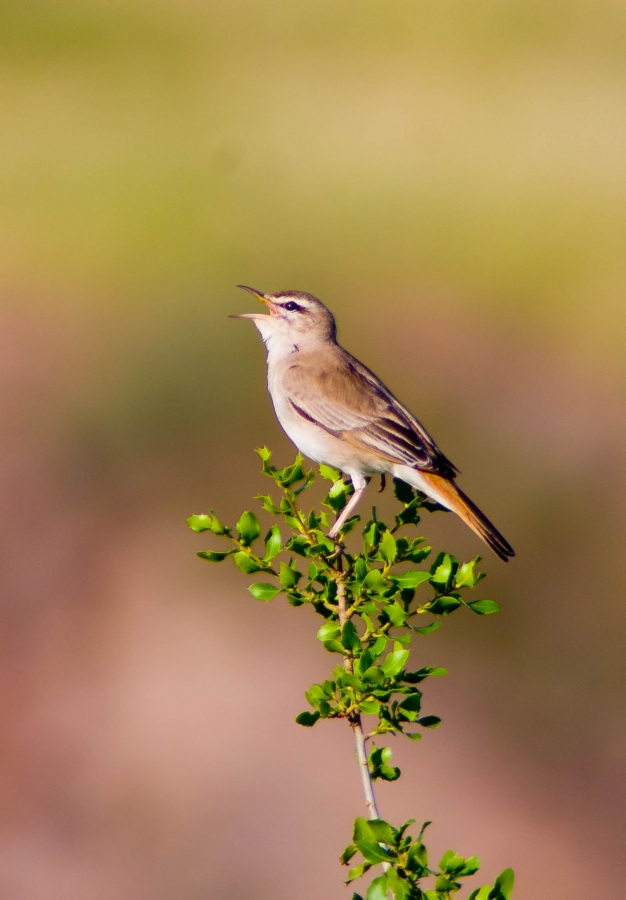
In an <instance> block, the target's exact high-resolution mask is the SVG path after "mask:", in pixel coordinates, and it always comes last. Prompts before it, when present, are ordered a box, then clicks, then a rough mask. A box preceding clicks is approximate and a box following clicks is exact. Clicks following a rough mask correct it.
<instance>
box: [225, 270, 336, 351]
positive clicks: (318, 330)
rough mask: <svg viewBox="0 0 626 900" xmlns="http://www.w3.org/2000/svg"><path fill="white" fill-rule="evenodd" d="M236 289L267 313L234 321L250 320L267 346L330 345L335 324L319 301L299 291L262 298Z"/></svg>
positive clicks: (254, 314) (333, 338) (251, 314)
mask: <svg viewBox="0 0 626 900" xmlns="http://www.w3.org/2000/svg"><path fill="white" fill-rule="evenodd" d="M237 287H240V288H242V289H243V290H244V291H249V292H250V293H251V294H254V296H255V297H257V298H258V299H259V300H260V301H261V302H262V303H264V304H265V306H266V307H267V313H243V314H241V315H239V316H234V317H233V318H236V319H252V321H253V322H254V324H255V325H256V327H257V328H258V330H259V332H260V333H261V337H262V338H263V340H264V341H265V343H266V344H267V343H268V341H269V340H271V341H272V342H274V341H279V342H281V343H282V342H291V343H292V344H297V345H298V346H300V345H301V344H311V343H316V342H318V341H334V340H335V335H336V329H335V320H334V318H333V315H332V313H331V312H330V310H328V309H326V307H325V306H324V304H323V303H322V301H321V300H318V299H317V297H314V296H313V295H312V294H305V293H303V292H302V291H279V292H278V293H277V294H263V293H261V291H257V290H255V289H254V288H251V287H247V286H246V285H245V284H238V285H237Z"/></svg>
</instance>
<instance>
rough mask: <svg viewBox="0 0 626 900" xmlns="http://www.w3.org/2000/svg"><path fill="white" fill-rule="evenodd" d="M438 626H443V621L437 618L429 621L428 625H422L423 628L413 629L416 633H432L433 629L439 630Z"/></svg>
mask: <svg viewBox="0 0 626 900" xmlns="http://www.w3.org/2000/svg"><path fill="white" fill-rule="evenodd" d="M438 628H441V622H438V621H437V620H436V619H435V621H433V622H429V623H428V625H422V627H421V628H413V631H414V632H415V634H431V633H432V632H433V631H437V629H438Z"/></svg>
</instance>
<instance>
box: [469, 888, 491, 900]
mask: <svg viewBox="0 0 626 900" xmlns="http://www.w3.org/2000/svg"><path fill="white" fill-rule="evenodd" d="M490 890H491V886H490V885H488V884H483V886H482V887H479V888H476V890H475V891H472V893H471V894H470V895H469V897H468V898H467V900H489V891H490Z"/></svg>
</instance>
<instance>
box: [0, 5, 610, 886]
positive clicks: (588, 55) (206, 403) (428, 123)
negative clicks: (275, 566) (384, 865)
mask: <svg viewBox="0 0 626 900" xmlns="http://www.w3.org/2000/svg"><path fill="white" fill-rule="evenodd" d="M625 34H626V7H624V4H623V3H619V2H616V0H568V2H563V0H553V2H551V3H549V4H546V3H543V2H539V0H509V2H506V3H502V2H501V0H473V2H471V3H463V2H452V0H438V2H436V3H426V2H422V0H419V2H415V0H411V2H406V0H397V2H394V3H389V2H385V0H359V2H358V3H357V2H351V0H341V2H337V0H315V2H305V0H266V2H254V0H205V2H201V0H177V2H174V0H143V2H142V0H82V2H79V0H57V2H54V3H51V2H49V0H20V2H6V0H5V2H2V3H0V46H1V53H0V70H1V73H2V77H1V79H0V83H1V87H0V108H1V110H2V123H3V124H2V128H1V129H0V196H1V207H0V208H1V214H0V215H1V221H0V228H1V239H0V267H1V273H2V274H1V277H2V295H3V300H2V307H1V312H0V314H1V328H0V342H1V344H2V352H1V354H0V371H1V372H2V383H1V385H2V386H1V392H2V399H3V404H2V408H3V412H2V423H3V424H2V433H3V437H2V442H1V444H0V455H1V459H2V480H1V496H2V508H3V512H4V515H3V516H2V523H3V524H2V571H3V581H4V590H3V591H2V605H1V609H2V627H1V628H0V634H1V638H0V679H1V680H0V690H1V693H2V705H1V707H0V708H1V710H2V719H3V721H2V728H1V731H0V756H1V767H0V785H1V791H2V793H1V798H2V802H1V804H0V810H1V812H0V820H1V828H2V841H1V842H0V896H1V897H2V898H3V900H61V898H63V900H68V898H80V900H109V898H112V897H115V898H116V900H171V898H173V897H175V898H177V900H212V898H218V897H219V898H224V900H238V898H241V897H249V896H253V897H256V898H272V900H282V898H287V897H293V896H298V897H300V898H302V900H309V898H310V900H318V898H320V897H324V898H331V897H337V898H341V897H347V896H349V891H348V890H347V889H345V888H343V886H342V884H341V878H342V871H341V869H340V867H339V865H338V863H337V860H336V857H337V855H338V853H339V852H340V850H341V849H342V847H343V846H344V845H345V844H346V843H347V842H348V839H349V834H350V826H351V822H352V819H353V817H354V816H355V815H356V814H359V813H360V810H361V803H362V801H361V796H360V788H359V784H358V778H357V774H356V769H355V766H354V764H353V756H352V744H351V736H350V734H349V730H348V729H346V728H343V729H342V728H341V726H340V724H338V723H337V724H334V725H333V724H329V725H327V726H326V727H322V726H318V727H317V728H315V729H313V730H312V731H311V732H309V731H305V730H304V729H301V728H298V727H297V726H296V725H295V724H294V722H293V718H294V716H295V715H296V714H297V713H298V712H299V711H300V710H301V709H303V708H304V701H303V696H302V694H303V690H304V688H305V687H306V686H307V685H308V684H309V683H310V682H311V681H313V680H317V679H319V678H320V677H322V676H323V675H324V674H325V672H326V671H327V668H328V665H329V662H330V660H329V658H328V657H327V656H326V655H325V653H324V651H323V649H322V648H321V646H320V645H318V644H317V643H316V642H315V640H314V639H313V630H314V628H315V627H316V626H315V623H314V617H313V616H312V615H311V613H310V611H307V610H293V609H291V608H283V606H282V605H281V603H280V602H278V601H277V602H274V603H272V604H270V605H263V604H259V603H257V602H256V601H253V600H252V599H251V598H250V597H249V595H248V594H247V592H246V589H245V587H246V579H245V578H244V576H242V575H240V574H239V573H231V572H230V571H226V570H225V569H222V568H221V567H220V568H217V567H211V566H209V565H208V564H206V563H203V562H201V561H200V560H198V559H197V558H196V557H195V551H196V550H199V549H203V548H205V547H207V546H210V545H211V541H210V539H207V538H206V536H196V535H193V534H192V533H191V532H189V531H188V530H187V529H186V527H185V518H186V516H188V515H189V514H191V513H197V512H203V511H206V510H207V509H208V508H209V507H214V508H216V509H218V510H219V512H220V514H221V516H222V517H223V518H225V519H226V520H230V521H233V520H234V518H235V516H236V515H237V514H238V513H239V512H240V510H241V509H242V508H244V507H246V506H249V505H250V503H251V501H250V498H251V496H252V495H253V494H254V493H256V492H258V491H259V490H261V489H262V487H263V485H262V482H261V475H260V472H259V465H258V460H257V459H256V457H255V455H254V453H253V448H254V447H255V446H258V445H261V444H265V443H266V444H268V445H269V446H271V447H272V448H273V449H274V452H275V458H276V460H277V461H278V462H279V463H287V462H289V461H291V459H292V457H293V450H292V448H291V446H290V445H289V443H288V441H287V440H286V438H284V437H283V435H282V434H281V433H280V430H279V428H278V426H277V425H276V423H275V421H274V418H273V414H272V412H271V408H270V404H269V400H268V398H267V395H266V391H265V384H264V381H265V370H264V360H263V350H262V346H261V344H260V341H259V340H258V336H257V335H256V333H254V330H253V328H252V326H251V325H250V324H249V323H244V322H234V321H231V320H229V319H228V318H227V315H228V314H231V313H236V312H241V311H249V310H250V309H252V308H253V305H251V304H252V298H250V297H249V296H248V295H246V294H243V293H242V292H240V291H237V290H236V289H235V287H234V285H235V284H237V283H241V282H243V283H244V284H251V285H253V286H254V287H258V288H259V289H261V290H266V291H272V290H280V289H284V288H295V289H300V290H307V291H310V292H312V293H315V294H316V295H318V296H320V297H321V298H322V299H324V300H325V301H326V302H327V303H328V304H329V306H331V308H332V309H333V311H334V312H335V313H336V315H337V318H338V320H339V326H340V335H341V337H342V339H343V341H344V343H345V344H346V346H347V347H348V348H349V349H350V350H352V351H353V352H354V353H355V354H356V355H358V356H360V357H361V358H364V359H365V360H366V361H367V362H368V364H369V365H371V366H372V367H373V368H374V369H375V371H377V372H378V373H379V374H380V375H381V377H383V378H384V379H385V380H386V381H387V382H388V383H389V384H390V386H391V387H392V388H393V389H395V390H396V392H397V393H398V394H399V395H400V396H401V397H402V398H403V399H404V400H405V401H406V402H407V403H408V404H409V405H410V406H411V407H412V408H413V409H414V410H415V411H416V413H417V414H418V415H419V416H420V417H421V418H422V419H423V421H424V422H425V423H426V424H427V426H428V427H429V429H430V430H431V431H432V432H433V434H434V435H435V437H436V439H437V440H438V442H439V443H440V444H441V445H442V447H443V449H444V450H445V452H446V453H448V454H449V455H450V457H451V458H452V459H453V460H454V461H455V462H457V463H458V465H459V466H460V467H461V468H462V470H463V473H464V476H463V481H462V483H463V485H464V487H465V488H466V489H467V491H468V492H469V493H470V494H471V496H472V497H473V498H474V499H475V500H476V501H477V502H478V503H479V504H480V505H481V506H482V507H483V508H484V509H485V510H486V511H487V513H488V514H489V515H490V516H492V517H493V519H494V520H495V521H496V523H497V524H498V526H499V527H501V529H502V530H503V531H504V533H505V534H506V535H507V537H509V538H510V540H511V542H512V543H513V544H514V546H515V547H516V549H517V551H518V557H517V559H516V560H515V561H513V562H512V563H511V564H510V565H508V566H504V565H502V564H501V563H499V562H498V561H497V560H496V559H495V558H492V557H487V558H486V559H485V565H486V567H487V569H488V571H489V579H488V581H487V582H486V583H485V594H486V595H487V596H490V597H493V598H496V599H498V600H499V601H500V602H501V603H502V605H503V608H504V611H503V613H502V614H501V615H500V616H496V617H492V618H489V619H485V620H481V619H478V618H477V617H472V616H470V615H469V614H467V615H457V616H455V617H454V618H453V619H452V620H450V621H449V622H447V623H446V626H445V627H444V628H443V629H442V630H441V631H439V632H437V634H435V635H433V636H432V637H430V638H428V639H427V640H424V642H423V644H421V645H420V646H419V648H418V654H417V657H418V658H416V660H415V662H416V664H427V663H432V664H439V665H446V666H447V667H448V668H449V669H450V673H451V674H450V675H449V676H448V678H445V679H438V680H437V681H436V683H435V684H432V685H429V684H427V685H426V695H425V696H426V703H427V707H428V709H427V711H428V712H435V713H438V714H440V715H441V716H442V717H443V720H444V721H443V725H442V727H441V728H440V729H439V730H438V731H436V732H431V733H428V735H427V737H426V738H425V740H424V741H423V742H422V743H421V744H419V745H413V744H411V745H410V746H408V747H404V746H402V745H401V744H400V743H399V742H397V741H396V742H395V744H394V752H395V758H396V761H398V762H399V763H400V764H401V766H402V767H403V769H404V776H403V779H402V780H401V781H400V782H399V784H398V785H395V786H390V787H386V788H385V787H383V788H382V789H381V791H380V802H381V807H382V810H383V813H384V814H385V815H386V816H388V817H389V818H391V819H392V820H394V821H402V820H403V819H404V818H408V817H409V816H415V817H416V818H417V819H418V820H419V821H421V820H423V819H426V818H428V819H432V820H433V822H434V824H433V825H432V826H431V831H430V841H431V845H432V847H433V852H435V853H439V852H442V851H444V850H445V849H447V848H448V847H449V846H452V847H454V848H455V849H456V850H457V851H458V852H460V853H464V854H471V853H476V854H478V855H479V856H480V858H481V860H482V862H483V869H482V870H481V874H482V875H483V876H484V879H483V880H491V879H492V878H493V877H494V876H495V875H496V874H497V872H499V871H500V870H501V869H502V868H504V866H506V865H512V866H513V867H514V868H515V869H516V871H517V889H516V894H515V896H516V898H517V900H535V898H538V897H549V898H550V900H565V898H568V900H582V898H583V897H590V896H595V897H600V896H602V897H618V896H620V890H621V888H620V886H619V874H618V871H619V865H616V861H617V862H618V861H619V859H620V858H621V854H623V847H624V837H625V831H626V828H625V824H626V823H625V819H626V816H625V813H624V801H625V799H626V797H625V794H626V789H625V777H624V776H625V772H624V759H625V757H626V729H625V727H624V715H625V709H624V676H625V669H626V653H625V650H624V644H625V641H624V635H625V632H626V613H625V604H624V599H623V585H622V577H623V572H624V550H623V548H624V544H625V542H626V523H625V519H624V512H625V509H626V496H625V476H624V448H625V434H624V396H625V394H624V388H625V376H626V359H625V357H626V354H625V353H624V329H625V325H626V312H625V307H624V291H623V284H624V282H625V279H626V252H625V249H624V247H625V238H626V227H625V226H626V208H625V204H624V201H625V200H626V125H625V117H624V110H625V108H626V52H625V51H626V47H625V43H626V41H625V37H624V36H625ZM370 502H376V503H378V504H382V505H383V507H384V509H387V510H389V509H391V501H390V500H389V498H387V499H385V498H383V499H382V500H381V499H380V498H379V497H378V496H377V495H374V494H373V493H372V498H371V501H370ZM432 518H433V521H432V522H428V523H427V528H428V532H429V537H430V538H431V539H432V540H433V541H436V542H438V544H439V545H442V544H443V546H445V547H446V549H448V550H450V551H451V552H454V553H456V554H457V555H458V556H460V557H464V558H469V557H471V556H473V555H474V554H475V553H476V552H482V549H481V547H479V546H477V542H476V540H475V539H474V537H473V536H472V535H471V534H470V533H469V532H468V531H466V530H465V529H464V528H463V527H462V525H460V524H459V523H457V522H456V521H455V520H454V519H453V517H452V516H434V517H432ZM213 546H214V545H213ZM407 743H408V742H407ZM476 883H480V881H479V880H477V881H476Z"/></svg>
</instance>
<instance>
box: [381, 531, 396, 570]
mask: <svg viewBox="0 0 626 900" xmlns="http://www.w3.org/2000/svg"><path fill="white" fill-rule="evenodd" d="M378 549H379V552H380V555H381V556H382V558H383V559H384V561H385V562H386V563H389V565H391V564H393V563H394V562H395V561H396V556H397V555H398V548H397V547H396V539H395V538H394V536H393V535H392V533H391V532H390V531H386V532H385V533H384V535H383V537H382V540H381V542H380V544H379V547H378Z"/></svg>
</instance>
